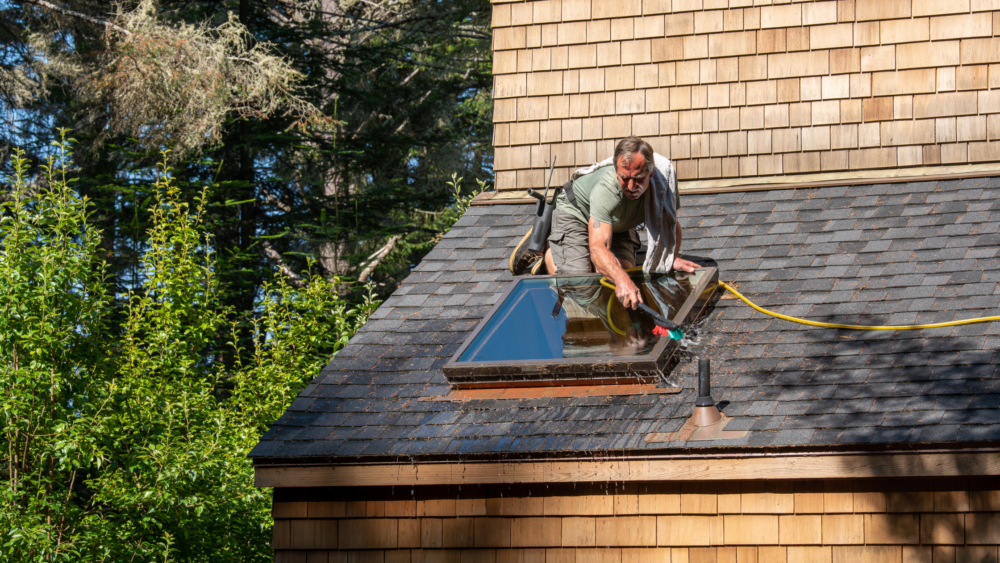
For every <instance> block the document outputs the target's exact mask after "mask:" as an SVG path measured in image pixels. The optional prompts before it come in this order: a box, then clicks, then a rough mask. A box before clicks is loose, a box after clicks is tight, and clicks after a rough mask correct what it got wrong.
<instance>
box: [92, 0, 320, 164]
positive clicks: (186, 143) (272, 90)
mask: <svg viewBox="0 0 1000 563" xmlns="http://www.w3.org/2000/svg"><path fill="white" fill-rule="evenodd" d="M156 12H157V6H156V4H155V3H154V0H142V2H141V3H140V4H139V6H138V7H136V8H135V9H134V10H133V11H131V12H120V13H119V15H118V18H117V22H118V23H117V26H118V28H120V29H121V32H120V33H115V34H112V35H111V37H113V41H111V47H112V48H111V49H110V50H109V51H108V54H107V55H105V56H103V57H100V63H99V64H96V65H94V66H93V67H92V68H91V70H90V74H89V75H88V76H87V77H86V78H85V79H83V80H81V81H80V82H79V83H78V86H77V91H78V92H79V93H80V94H81V95H82V96H84V97H88V98H92V99H93V106H92V107H94V108H101V109H100V111H102V112H106V116H107V119H106V126H105V128H104V130H103V131H102V134H103V135H126V136H130V137H133V138H136V139H138V140H139V141H140V143H141V145H142V146H144V147H148V148H154V149H155V148H158V147H163V146H166V145H170V146H171V147H173V151H174V152H176V153H178V154H180V155H183V154H186V153H188V152H190V151H194V150H197V149H199V148H200V147H202V146H203V145H205V144H212V143H217V142H219V141H220V140H221V139H222V134H223V131H224V124H225V120H226V118H227V117H228V116H230V115H232V114H235V115H236V116H238V117H241V118H255V119H266V118H268V117H270V116H272V115H276V114H278V112H280V111H282V110H284V111H285V112H287V113H288V114H291V115H293V116H294V117H295V118H296V121H295V122H294V124H293V125H296V126H299V127H304V126H305V125H307V124H312V125H319V126H321V127H323V128H328V127H330V126H331V125H332V119H330V118H327V117H324V116H322V115H321V114H320V112H319V110H318V109H316V107H315V106H313V105H312V104H311V103H309V102H308V101H306V100H304V99H303V98H302V97H301V92H300V88H299V86H298V83H299V82H300V81H301V79H302V74H301V73H300V72H298V71H296V70H295V69H294V68H292V67H291V66H290V65H289V64H288V62H287V61H285V60H284V59H283V58H282V57H279V56H275V55H274V54H273V53H272V49H271V47H270V46H269V45H267V44H261V43H255V41H254V39H253V37H252V36H251V35H250V33H249V31H248V30H247V28H246V27H245V26H244V25H242V24H241V23H240V22H239V20H238V19H237V18H236V17H235V16H234V15H233V14H229V15H228V19H227V21H226V22H225V23H223V24H221V25H219V26H218V27H210V26H208V25H207V24H206V23H205V22H201V23H198V24H188V23H183V22H181V23H180V24H178V25H167V24H165V23H164V22H163V21H162V20H161V19H160V18H159V17H157V14H156Z"/></svg>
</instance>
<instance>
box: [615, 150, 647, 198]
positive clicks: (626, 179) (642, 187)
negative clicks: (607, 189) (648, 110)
mask: <svg viewBox="0 0 1000 563" xmlns="http://www.w3.org/2000/svg"><path fill="white" fill-rule="evenodd" d="M614 162H615V174H616V175H617V176H618V185H619V187H621V190H622V192H623V193H624V194H625V197H627V198H629V199H639V198H640V197H642V194H644V193H646V189H647V188H649V179H650V178H652V176H653V147H651V146H649V143H647V142H646V141H643V140H642V139H640V138H639V137H625V138H624V139H622V140H621V141H619V142H618V145H617V146H616V147H615V155H614Z"/></svg>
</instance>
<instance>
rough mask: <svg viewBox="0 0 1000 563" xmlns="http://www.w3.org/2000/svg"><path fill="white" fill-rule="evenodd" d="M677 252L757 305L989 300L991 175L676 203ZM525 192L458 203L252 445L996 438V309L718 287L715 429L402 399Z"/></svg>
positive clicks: (422, 383)
mask: <svg viewBox="0 0 1000 563" xmlns="http://www.w3.org/2000/svg"><path fill="white" fill-rule="evenodd" d="M682 203H683V208H682V210H681V220H682V224H683V226H684V251H685V253H686V254H687V255H688V257H689V258H692V259H694V260H695V261H698V260H703V261H704V262H705V263H708V264H712V263H714V264H717V265H718V267H719V268H720V271H721V279H723V280H724V281H727V282H730V283H735V284H736V285H737V288H738V289H739V291H741V292H742V293H744V294H745V295H747V296H748V297H749V298H750V299H752V300H754V301H755V302H756V303H758V304H759V305H761V306H763V307H765V308H771V309H775V310H778V311H779V312H782V313H785V314H789V315H794V316H803V317H807V318H810V319H813V320H821V321H828V322H839V323H852V324H907V323H931V322H942V321H950V320H956V319H962V318H970V317H979V316H987V315H997V314H1000V310H998V299H1000V297H998V294H1000V291H998V288H997V284H998V282H1000V258H998V257H997V252H998V243H1000V178H980V179H965V180H953V181H945V182H922V183H898V184H875V185H863V186H849V187H830V188H818V189H796V190H772V191H756V192H748V193H722V194H712V195H687V196H683V197H682ZM529 209H530V207H529V206H526V205H493V206H483V207H473V208H471V209H469V211H468V212H466V214H465V215H464V216H463V217H462V218H461V219H460V220H459V221H458V222H457V223H456V224H455V226H454V228H452V230H451V231H449V232H448V233H447V234H446V235H445V237H444V238H443V240H442V241H441V242H440V244H438V245H437V247H436V248H435V249H434V250H433V251H431V252H430V253H429V254H428V255H427V257H426V258H425V259H424V260H423V261H422V262H421V263H420V264H419V265H418V266H417V267H416V268H415V269H414V272H413V273H412V274H411V275H410V276H409V277H408V278H407V279H406V280H405V281H404V282H403V283H402V284H401V285H400V287H399V288H398V289H397V291H396V292H395V293H394V294H393V295H392V296H391V297H390V298H389V299H387V300H386V302H385V303H384V304H383V305H382V306H381V307H380V308H379V309H378V311H377V312H376V313H375V314H374V315H373V316H372V318H371V320H369V322H368V323H367V324H366V325H365V326H364V328H362V329H361V331H360V332H358V334H357V335H355V336H354V338H352V339H351V341H350V343H349V344H348V345H347V347H345V348H344V349H343V350H342V351H341V352H340V353H339V354H338V356H337V357H336V358H335V359H334V360H333V361H332V362H331V363H330V365H329V366H327V368H325V369H324V370H323V371H322V373H321V374H320V375H319V376H318V377H317V378H316V379H315V380H314V381H313V382H312V383H311V384H310V385H309V386H308V387H306V388H305V389H304V390H303V391H302V393H300V394H299V397H298V398H297V399H296V400H295V402H294V403H292V405H291V406H290V407H289V408H288V410H287V412H286V413H285V414H284V415H283V416H282V417H281V418H280V419H279V420H278V421H276V422H275V423H274V425H273V427H272V428H271V430H270V431H268V432H267V433H266V434H265V435H264V436H263V437H262V438H261V441H260V443H259V444H258V445H257V447H256V448H254V450H253V452H252V453H251V457H253V458H254V459H255V460H256V461H257V462H258V463H267V462H269V461H274V460H276V459H284V460H288V459H289V458H307V457H308V458H325V459H344V458H351V459H353V458H356V457H358V456H361V457H365V458H373V457H374V458H394V457H397V456H399V457H404V456H405V457H409V458H421V457H424V456H432V457H448V456H462V457H463V458H465V459H469V458H471V457H477V456H485V457H496V456H512V455H539V456H552V455H558V454H572V453H581V452H602V451H614V452H616V453H621V452H623V451H625V452H628V451H634V452H637V453H641V452H643V451H650V450H665V449H669V450H672V451H677V449H678V448H680V449H691V450H693V451H705V449H706V448H722V447H726V448H736V449H740V450H750V449H754V448H776V447H798V448H803V447H804V448H816V449H830V448H833V447H837V448H851V449H859V448H886V447H888V448H902V447H912V446H913V445H915V444H928V443H934V444H937V445H949V444H954V445H957V444H967V443H977V444H982V443H986V442H1000V408H998V407H1000V378H998V373H997V368H998V364H1000V353H998V352H997V345H998V343H1000V323H997V322H992V323H981V324H973V325H966V326H958V327H950V328H940V329H930V330H921V331H898V332H896V331H882V332H877V331H867V332H853V331H846V330H836V329H820V328H813V327H806V326H802V325H798V324H793V323H789V322H786V321H783V320H779V319H775V318H772V317H768V316H765V315H763V314H760V313H758V312H756V311H754V310H752V309H751V308H750V307H748V306H746V305H745V304H743V303H742V302H741V301H738V300H736V299H723V300H720V301H718V303H717V304H716V305H715V308H714V309H713V310H712V311H711V312H710V314H709V315H708V318H707V320H706V321H705V322H704V323H703V324H702V325H701V327H700V329H699V333H700V337H701V345H700V346H697V347H695V348H694V349H693V352H694V353H695V354H697V355H700V356H702V357H708V358H711V359H712V362H713V381H712V383H713V392H714V396H715V399H716V400H717V401H718V402H719V404H720V407H721V408H722V409H723V411H724V412H725V413H726V414H728V415H729V416H731V417H735V418H736V420H734V421H733V422H732V423H730V425H729V426H728V427H727V430H749V432H748V434H747V436H746V437H745V438H742V439H739V440H730V441H724V442H689V443H676V442H673V443H670V442H668V443H646V442H644V441H643V438H644V437H645V436H646V435H647V434H649V433H651V432H672V431H675V430H677V429H678V428H679V427H680V425H681V424H682V423H683V421H684V419H685V418H686V417H687V416H689V415H690V413H691V410H692V408H693V404H694V399H695V395H696V391H695V387H696V385H697V382H696V377H695V366H696V362H694V361H691V359H690V358H688V359H685V360H684V361H682V362H681V364H680V365H678V367H677V368H676V370H675V371H676V372H677V373H679V375H680V381H681V382H682V385H683V387H684V390H683V391H682V392H681V393H680V394H676V395H645V396H618V397H578V398H539V399H519V400H509V399H508V400H475V401H467V402H436V401H421V400H419V399H420V398H421V397H429V396H438V395H444V394H446V393H447V392H448V391H449V386H448V385H447V383H446V382H445V379H444V376H443V375H442V372H441V367H442V366H443V365H444V363H445V362H446V361H447V359H448V358H449V357H450V356H451V355H452V354H453V353H454V352H455V351H456V350H457V348H458V346H459V345H460V344H461V343H462V341H463V340H464V339H465V338H466V336H467V335H468V334H469V332H470V331H471V330H472V329H473V328H474V327H475V326H476V324H477V323H478V321H479V320H480V319H481V318H482V317H483V316H484V315H485V314H486V313H487V312H488V311H489V309H490V307H491V306H492V305H493V304H494V303H495V302H496V301H497V299H498V298H499V297H500V295H501V293H502V292H503V290H504V288H505V286H506V285H507V284H508V283H509V282H510V281H511V279H512V277H511V276H510V274H509V273H508V272H507V271H506V267H507V258H506V257H507V255H508V253H509V251H510V249H511V248H512V247H513V245H514V244H515V243H516V242H517V241H518V240H519V239H520V238H521V237H522V236H523V234H524V233H525V232H526V230H527V228H528V226H529V225H530V221H531V214H530V211H529Z"/></svg>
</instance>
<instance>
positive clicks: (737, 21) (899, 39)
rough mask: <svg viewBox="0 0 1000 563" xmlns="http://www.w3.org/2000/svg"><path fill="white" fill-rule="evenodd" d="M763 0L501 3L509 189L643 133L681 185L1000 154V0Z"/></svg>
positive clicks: (500, 178)
mask: <svg viewBox="0 0 1000 563" xmlns="http://www.w3.org/2000/svg"><path fill="white" fill-rule="evenodd" d="M767 3H768V4H769V3H770V2H767ZM755 4H756V5H755ZM761 4H765V2H753V1H751V0H673V2H671V0H646V1H639V0H545V1H541V2H502V1H497V0H495V2H494V6H493V27H494V36H493V50H494V62H493V72H494V74H495V77H496V78H495V85H494V98H495V112H494V122H495V127H494V145H495V146H496V160H495V168H496V171H497V188H498V189H500V190H514V189H524V188H528V187H539V186H542V185H544V178H543V173H542V170H543V169H544V168H545V167H546V166H547V163H548V161H549V159H550V158H551V157H552V156H553V155H557V156H558V162H557V163H558V164H559V166H560V168H559V169H558V172H557V176H556V177H555V178H554V181H556V182H558V183H562V182H563V181H565V179H566V177H567V175H568V172H569V171H570V170H571V169H572V168H574V167H578V166H586V165H589V164H591V163H593V162H595V161H596V160H600V159H601V158H603V157H604V156H607V155H610V154H611V152H612V148H613V144H614V143H615V141H617V140H618V139H620V138H622V137H624V136H626V135H629V134H635V135H639V136H643V137H646V138H647V139H648V140H649V141H650V142H651V143H652V144H653V146H654V148H655V149H656V150H657V152H659V153H661V154H663V155H666V156H668V157H670V158H672V159H674V160H675V161H676V166H677V171H678V176H679V177H680V178H681V179H682V180H693V179H712V178H734V177H751V176H766V175H774V174H801V173H810V172H833V171H843V170H866V169H878V168H896V167H908V166H929V165H938V164H968V163H981V162H996V161H1000V142H998V139H1000V90H994V89H996V88H998V87H1000V64H996V63H1000V37H996V38H994V37H993V36H994V34H996V35H1000V11H998V12H994V11H993V10H1000V2H995V1H989V0H971V1H970V0H856V1H855V0H840V1H825V2H792V3H783V4H780V5H761ZM776 4H777V3H776Z"/></svg>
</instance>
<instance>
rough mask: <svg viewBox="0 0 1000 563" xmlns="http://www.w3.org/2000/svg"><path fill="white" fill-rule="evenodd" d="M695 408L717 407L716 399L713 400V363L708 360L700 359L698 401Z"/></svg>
mask: <svg viewBox="0 0 1000 563" xmlns="http://www.w3.org/2000/svg"><path fill="white" fill-rule="evenodd" d="M694 406H696V407H712V406H715V399H712V361H711V360H709V359H707V358H705V359H702V358H699V359H698V400H697V401H696V402H695V404H694Z"/></svg>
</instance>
